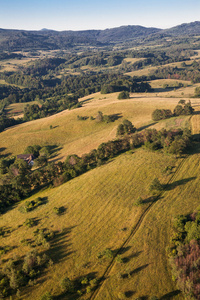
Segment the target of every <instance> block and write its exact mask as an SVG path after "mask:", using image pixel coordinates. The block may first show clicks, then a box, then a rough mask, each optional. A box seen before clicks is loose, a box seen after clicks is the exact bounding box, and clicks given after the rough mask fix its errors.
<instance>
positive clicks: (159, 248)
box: [92, 148, 200, 299]
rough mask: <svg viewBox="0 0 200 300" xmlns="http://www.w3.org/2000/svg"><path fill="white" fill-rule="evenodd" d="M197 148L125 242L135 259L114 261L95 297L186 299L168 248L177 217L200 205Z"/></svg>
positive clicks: (183, 161) (129, 252) (129, 255)
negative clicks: (174, 274) (173, 278)
mask: <svg viewBox="0 0 200 300" xmlns="http://www.w3.org/2000/svg"><path fill="white" fill-rule="evenodd" d="M195 151H196V152H195ZM195 151H194V153H193V155H191V156H189V157H186V158H183V159H180V160H179V167H178V168H177V169H176V170H174V174H173V175H172V179H171V180H170V181H169V183H168V185H167V186H166V189H165V191H164V193H162V195H161V197H160V199H159V200H158V201H157V202H155V203H154V205H153V206H152V207H151V209H150V210H149V211H148V214H147V215H146V216H145V218H144V220H143V222H142V223H141V224H140V227H139V228H138V230H137V232H136V233H135V234H134V236H133V237H132V239H130V240H129V241H128V243H127V244H125V249H127V251H126V253H125V254H124V255H123V257H124V258H125V261H126V258H127V257H128V258H131V259H129V260H128V263H125V264H121V265H119V264H116V263H115V264H114V266H113V267H112V269H111V271H110V273H109V276H108V277H107V280H105V282H104V284H103V288H102V289H100V290H99V292H98V293H97V295H96V296H95V297H94V298H92V299H118V297H119V295H127V296H129V297H131V299H135V297H146V298H147V299H149V298H148V297H150V296H155V295H156V296H157V297H159V299H183V296H182V295H181V293H180V291H178V290H177V288H176V286H175V285H174V286H173V285H172V282H171V269H170V267H169V264H168V260H167V253H166V248H167V246H169V241H170V238H171V236H172V222H173V217H175V216H176V215H178V214H189V213H191V212H193V211H194V210H195V209H197V207H198V206H199V193H200V188H199V186H200V176H199V167H200V155H199V148H197V149H195ZM146 298H145V299H146Z"/></svg>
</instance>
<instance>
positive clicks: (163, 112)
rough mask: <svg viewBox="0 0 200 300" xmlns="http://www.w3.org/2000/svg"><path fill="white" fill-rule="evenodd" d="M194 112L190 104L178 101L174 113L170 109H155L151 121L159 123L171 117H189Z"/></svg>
mask: <svg viewBox="0 0 200 300" xmlns="http://www.w3.org/2000/svg"><path fill="white" fill-rule="evenodd" d="M193 112H194V108H193V107H192V106H191V102H190V101H189V102H187V103H186V102H185V100H180V101H179V103H178V105H177V106H176V107H175V108H174V112H173V113H172V111H171V110H170V109H156V110H154V111H153V113H152V120H154V121H159V120H164V119H168V118H171V117H176V116H180V115H191V114H193Z"/></svg>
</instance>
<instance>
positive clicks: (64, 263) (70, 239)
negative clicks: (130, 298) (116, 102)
mask: <svg viewBox="0 0 200 300" xmlns="http://www.w3.org/2000/svg"><path fill="white" fill-rule="evenodd" d="M144 162H145V163H144ZM166 165H173V166H175V165H176V162H175V160H174V158H173V157H172V156H168V155H163V154H161V153H160V154H159V153H153V152H148V151H145V150H139V151H136V152H135V153H134V152H128V153H126V154H123V155H120V156H119V157H117V158H115V159H113V160H112V161H111V162H109V163H108V164H106V165H104V166H101V167H99V168H96V169H94V170H92V171H89V172H88V173H86V174H84V175H82V176H80V177H78V178H76V179H74V180H71V181H70V182H68V183H66V184H64V185H62V186H60V187H57V188H53V189H47V190H44V191H43V192H40V193H38V194H36V195H34V196H32V197H31V198H30V199H28V200H31V199H35V198H36V197H38V196H40V197H45V196H46V197H48V203H47V204H45V205H42V206H40V207H38V208H37V209H36V210H34V211H32V212H29V213H25V214H23V213H21V212H20V211H19V210H18V208H19V207H20V206H21V205H23V201H22V202H21V203H20V204H19V205H17V206H16V208H14V209H12V210H11V211H9V212H7V213H6V214H5V215H2V216H1V218H0V224H1V225H0V226H5V227H7V228H10V229H12V230H13V232H12V233H11V234H10V235H8V236H7V237H6V238H3V239H2V246H3V245H12V246H17V248H16V249H14V250H12V251H10V253H8V254H7V255H4V257H2V258H4V259H7V258H12V256H13V255H14V253H15V255H18V256H23V255H25V254H26V252H27V251H29V250H30V249H29V247H28V246H23V245H21V244H20V241H21V240H23V239H24V238H26V239H29V238H30V239H31V238H33V233H32V232H33V229H34V230H35V229H36V228H37V227H38V228H44V227H45V228H49V229H51V230H54V231H56V232H58V233H57V238H56V239H55V242H52V247H51V250H50V251H49V255H50V257H52V259H53V260H54V261H55V264H54V265H53V266H52V267H51V269H49V270H48V272H47V274H46V275H44V276H42V281H43V280H44V282H41V283H40V280H39V282H38V284H37V285H36V286H35V287H34V293H31V292H32V289H31V288H30V289H26V291H25V294H24V295H23V297H22V299H39V298H38V297H39V296H40V295H41V294H43V293H44V292H45V291H46V290H48V291H51V292H52V293H53V294H59V279H60V278H61V277H62V276H64V274H65V272H66V273H67V274H68V276H69V277H70V278H74V277H76V276H84V275H87V274H89V273H91V272H95V273H96V276H97V277H100V276H101V275H102V274H103V272H104V269H105V267H106V266H107V265H108V263H109V260H105V261H104V262H99V261H98V259H97V254H98V253H99V252H101V251H103V250H104V249H106V248H111V249H112V250H116V249H118V248H119V247H120V246H121V245H122V243H123V241H124V240H125V239H126V237H127V236H128V235H129V234H130V231H131V229H132V227H133V226H134V224H136V222H137V220H138V218H139V217H140V215H141V213H142V211H143V209H144V208H145V207H146V206H147V205H149V204H148V203H147V204H144V206H143V207H135V206H134V205H133V203H134V200H136V199H137V198H138V197H139V196H141V197H142V198H143V199H147V198H148V197H149V191H148V188H149V185H150V183H151V181H152V178H153V177H154V176H157V177H158V178H159V179H160V180H161V181H162V182H163V183H164V182H167V180H168V178H169V177H166V176H164V175H163V174H162V170H163V169H164V168H165V167H166ZM141 186H142V187H141ZM54 206H57V207H60V206H64V207H65V208H66V213H65V214H64V215H62V216H56V215H55V213H54V212H53V207H54ZM27 218H36V219H37V220H38V222H39V223H38V225H37V227H36V226H35V227H34V228H30V229H27V228H25V227H24V226H22V227H20V225H22V224H23V222H24V221H25V220H26V219H27ZM13 220H15V221H14V223H13ZM11 224H12V226H11ZM123 228H126V230H122V229H123ZM129 250H130V249H129ZM132 251H133V253H135V251H136V249H135V247H132ZM124 255H125V257H126V256H127V255H128V252H126V253H125V254H124ZM132 261H133V263H134V262H135V258H134V257H133V259H130V262H128V263H127V264H125V265H124V266H121V267H122V268H123V267H126V268H127V267H129V266H131V265H130V264H131V262H132ZM112 284H113V283H112ZM114 285H115V284H114ZM162 289H163V291H165V290H166V287H162ZM171 289H173V284H172V283H171V280H169V284H168V291H169V292H170V291H171ZM118 290H119V287H118V284H117V285H115V286H114V289H113V292H112V295H113V296H112V297H111V298H109V299H117V298H116V295H117V294H116V293H117V292H118ZM84 298H88V295H87V296H86V297H84ZM66 299H68V298H66ZM100 299H107V298H104V297H103V298H101V297H100Z"/></svg>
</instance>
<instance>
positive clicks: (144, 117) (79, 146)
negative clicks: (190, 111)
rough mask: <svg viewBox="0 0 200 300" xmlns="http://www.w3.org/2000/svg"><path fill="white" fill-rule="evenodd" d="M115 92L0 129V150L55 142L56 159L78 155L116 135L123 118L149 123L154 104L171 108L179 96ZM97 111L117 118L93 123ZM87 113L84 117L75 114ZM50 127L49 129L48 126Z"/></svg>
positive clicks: (16, 151)
mask: <svg viewBox="0 0 200 300" xmlns="http://www.w3.org/2000/svg"><path fill="white" fill-rule="evenodd" d="M117 96H118V93H114V94H108V95H101V94H100V93H97V94H93V95H90V96H87V97H85V98H83V99H81V100H82V101H85V102H83V107H81V108H78V109H74V110H70V111H68V110H66V111H63V112H60V113H58V114H56V115H53V116H50V117H48V118H44V119H39V120H35V121H31V122H27V123H24V124H20V125H18V126H15V127H13V128H8V129H7V130H5V131H4V132H1V133H0V141H1V148H2V149H4V148H5V150H4V151H2V152H1V154H6V153H12V154H13V155H16V154H20V153H23V151H24V150H25V149H26V147H27V146H29V145H34V144H40V145H55V144H56V145H58V146H60V147H61V150H60V152H59V153H58V157H57V158H58V159H64V158H65V157H66V156H67V155H68V154H73V153H76V154H78V155H81V154H83V153H87V152H89V151H90V150H92V149H94V148H97V147H98V146H99V145H100V144H101V143H102V142H106V141H108V140H112V139H114V138H115V137H116V131H117V126H118V125H119V124H120V123H121V122H122V120H123V119H128V120H130V121H131V122H132V123H133V124H134V125H135V127H136V128H137V129H140V128H141V127H143V126H146V125H148V126H150V125H151V124H152V123H153V122H152V120H151V114H152V112H153V111H154V110H155V109H156V108H164V109H167V108H168V109H171V110H173V109H174V107H175V106H176V105H177V103H178V100H179V99H177V98H176V99H173V98H162V97H155V94H154V93H152V94H151V93H148V94H145V95H144V94H132V95H131V98H130V99H128V100H118V99H117ZM98 111H102V112H103V114H104V115H112V114H117V115H118V117H119V118H118V119H117V120H116V121H115V122H111V123H108V124H106V123H97V122H96V121H95V120H91V119H90V117H91V116H93V117H94V118H95V117H96V115H97V113H98ZM78 115H80V116H88V119H87V120H85V121H80V120H77V116H78ZM51 128H52V129H51Z"/></svg>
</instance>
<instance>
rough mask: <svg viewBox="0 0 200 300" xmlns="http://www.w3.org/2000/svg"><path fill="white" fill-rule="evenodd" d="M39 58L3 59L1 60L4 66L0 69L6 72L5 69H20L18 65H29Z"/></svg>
mask: <svg viewBox="0 0 200 300" xmlns="http://www.w3.org/2000/svg"><path fill="white" fill-rule="evenodd" d="M36 59H37V58H33V57H32V58H22V59H8V60H3V61H0V66H1V67H2V69H0V72H4V71H8V72H11V71H17V70H18V66H25V65H27V64H28V63H29V62H31V61H33V60H36Z"/></svg>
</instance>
